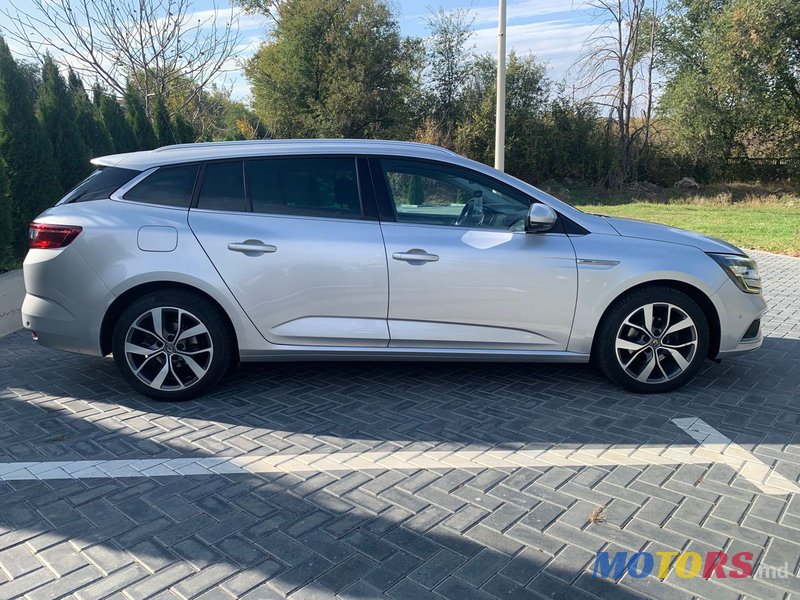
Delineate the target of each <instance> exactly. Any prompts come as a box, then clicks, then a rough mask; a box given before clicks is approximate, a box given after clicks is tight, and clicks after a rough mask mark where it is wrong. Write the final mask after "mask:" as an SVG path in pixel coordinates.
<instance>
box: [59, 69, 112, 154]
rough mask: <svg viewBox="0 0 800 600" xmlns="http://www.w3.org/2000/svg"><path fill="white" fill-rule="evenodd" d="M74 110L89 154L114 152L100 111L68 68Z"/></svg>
mask: <svg viewBox="0 0 800 600" xmlns="http://www.w3.org/2000/svg"><path fill="white" fill-rule="evenodd" d="M67 83H68V85H69V90H70V93H71V94H72V101H73V104H74V105H75V112H76V113H77V115H78V130H79V131H80V133H81V138H83V143H84V144H86V147H87V148H88V149H89V154H90V155H91V156H103V155H105V154H111V153H113V152H114V146H113V144H112V143H111V136H110V135H109V134H108V129H106V126H105V124H104V123H103V120H102V117H101V116H100V112H99V110H98V109H97V108H95V106H94V105H93V104H92V102H91V100H89V96H88V95H87V94H86V89H84V87H83V82H82V81H81V78H80V77H78V75H77V74H76V73H75V72H74V71H73V70H72V69H70V71H69V76H68V77H67Z"/></svg>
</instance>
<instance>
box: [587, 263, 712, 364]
mask: <svg viewBox="0 0 800 600" xmlns="http://www.w3.org/2000/svg"><path fill="white" fill-rule="evenodd" d="M652 287H668V288H672V289H674V290H676V291H679V292H682V293H684V294H686V295H687V296H689V297H690V298H691V299H692V300H694V301H695V302H696V303H697V305H698V306H699V307H700V310H702V311H703V315H704V316H705V317H706V321H707V322H708V330H709V333H710V334H711V339H710V340H709V346H708V358H716V356H717V354H719V346H720V339H721V333H722V328H721V324H720V319H719V313H718V312H717V308H716V307H715V306H714V303H713V302H712V301H711V298H709V297H708V295H706V293H705V292H703V290H701V289H699V288H697V287H695V286H693V285H692V284H691V283H686V282H685V281H677V280H675V279H656V280H652V281H646V282H643V283H639V284H637V285H635V286H633V287H630V288H628V289H626V290H624V291H623V292H621V293H620V294H618V295H617V296H616V297H615V298H614V299H613V300H612V301H611V302H609V304H608V306H606V309H605V310H604V311H603V314H602V315H601V316H600V320H599V321H598V322H597V323H598V329H599V327H600V325H601V324H602V323H603V322H604V321H605V319H606V316H607V315H608V313H609V312H610V311H611V309H612V308H613V307H614V305H615V304H616V303H617V302H618V301H619V299H620V298H623V297H625V296H627V295H628V294H630V293H633V292H636V291H639V290H642V289H647V288H652ZM595 333H596V332H595ZM596 344H597V335H595V337H594V340H593V341H592V356H594V353H595V346H596Z"/></svg>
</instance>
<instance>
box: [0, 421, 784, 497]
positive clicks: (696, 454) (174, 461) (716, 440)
mask: <svg viewBox="0 0 800 600" xmlns="http://www.w3.org/2000/svg"><path fill="white" fill-rule="evenodd" d="M673 423H675V425H677V426H678V427H680V428H681V429H683V430H684V431H686V432H687V433H688V434H689V435H691V436H692V437H693V438H694V439H695V440H697V441H698V442H699V444H700V445H689V446H684V445H677V444H674V445H671V446H667V447H664V446H640V447H638V448H637V447H625V446H611V447H579V448H568V447H560V446H552V447H550V448H543V449H541V450H519V451H515V450H456V451H442V450H424V451H408V450H399V451H394V452H392V451H374V450H371V451H366V452H347V451H344V450H341V451H336V452H330V453H314V452H309V453H306V454H273V455H269V456H265V455H261V454H244V455H241V456H237V457H230V458H223V457H209V458H199V457H197V458H168V459H146V460H84V461H70V462H27V463H22V462H20V463H0V481H15V480H22V479H39V480H47V479H89V478H114V479H119V478H128V477H172V476H185V475H214V474H245V473H263V474H284V473H296V474H299V473H323V472H337V471H338V472H346V471H386V470H389V469H398V470H413V471H416V470H419V469H445V470H449V469H453V468H460V469H481V470H482V469H485V468H493V469H516V468H518V467H540V468H547V467H586V466H597V467H603V466H620V465H624V466H649V465H675V464H709V463H721V464H724V465H727V466H729V467H731V468H733V469H734V470H735V471H736V472H737V474H738V475H739V476H740V477H742V478H744V479H746V480H747V481H749V482H750V483H752V484H753V485H755V486H756V487H758V489H760V490H761V491H762V492H764V493H766V494H781V495H784V494H790V493H795V494H797V493H800V487H798V485H797V484H796V483H793V482H791V481H789V480H788V479H786V478H785V477H783V476H782V475H779V474H778V473H776V472H774V471H773V470H772V469H771V468H770V467H769V466H767V465H765V464H764V463H763V462H761V461H760V460H758V458H756V457H755V456H753V455H752V454H751V453H749V452H747V451H746V450H745V449H744V448H742V447H740V446H738V445H737V444H734V443H732V442H731V440H730V439H729V438H727V437H725V436H724V435H722V434H721V433H720V432H719V431H717V430H716V429H714V428H713V427H711V426H710V425H708V424H707V423H706V422H705V421H703V420H702V419H697V418H686V419H673Z"/></svg>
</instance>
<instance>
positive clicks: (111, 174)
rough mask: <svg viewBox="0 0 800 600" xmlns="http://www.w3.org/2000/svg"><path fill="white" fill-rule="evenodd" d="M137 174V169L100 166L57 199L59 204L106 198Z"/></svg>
mask: <svg viewBox="0 0 800 600" xmlns="http://www.w3.org/2000/svg"><path fill="white" fill-rule="evenodd" d="M138 174H139V171H133V170H131V169H120V168H118V167H101V168H100V169H97V170H96V171H94V172H93V173H92V174H91V175H89V176H88V177H87V178H86V179H84V180H83V181H81V182H80V183H79V184H78V185H77V186H75V187H74V188H73V189H72V190H70V191H69V193H67V195H66V196H64V197H63V198H62V199H61V200H60V201H59V204H67V203H69V202H88V201H89V200H102V199H104V198H108V197H109V196H111V194H113V193H114V192H116V191H117V190H118V189H119V188H121V187H122V186H123V185H125V184H126V183H128V182H129V181H130V180H131V179H133V178H134V177H136V176H137V175H138Z"/></svg>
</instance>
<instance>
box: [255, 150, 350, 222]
mask: <svg viewBox="0 0 800 600" xmlns="http://www.w3.org/2000/svg"><path fill="white" fill-rule="evenodd" d="M245 173H246V175H247V189H248V190H249V192H250V199H251V201H252V203H253V212H256V213H268V214H278V215H303V216H317V217H338V218H341V219H359V218H361V200H360V198H359V194H358V180H357V178H356V163H355V159H354V158H339V157H330V158H326V157H320V158H266V159H256V160H248V161H247V162H246V163H245Z"/></svg>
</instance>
